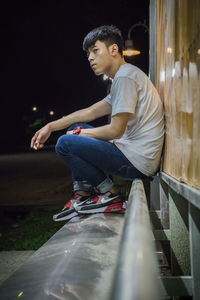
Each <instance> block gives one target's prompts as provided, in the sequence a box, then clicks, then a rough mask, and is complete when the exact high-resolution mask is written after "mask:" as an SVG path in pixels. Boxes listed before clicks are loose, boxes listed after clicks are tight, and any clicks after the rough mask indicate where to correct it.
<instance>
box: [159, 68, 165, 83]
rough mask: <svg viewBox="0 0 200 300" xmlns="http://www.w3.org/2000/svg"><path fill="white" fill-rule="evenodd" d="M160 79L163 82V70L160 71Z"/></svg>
mask: <svg viewBox="0 0 200 300" xmlns="http://www.w3.org/2000/svg"><path fill="white" fill-rule="evenodd" d="M160 81H161V82H164V81H165V71H161V72H160Z"/></svg>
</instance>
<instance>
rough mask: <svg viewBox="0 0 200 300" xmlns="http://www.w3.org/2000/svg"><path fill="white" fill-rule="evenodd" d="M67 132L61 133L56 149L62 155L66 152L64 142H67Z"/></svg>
mask: <svg viewBox="0 0 200 300" xmlns="http://www.w3.org/2000/svg"><path fill="white" fill-rule="evenodd" d="M66 140H67V134H64V135H61V136H60V137H59V138H58V140H57V143H56V146H55V151H56V153H57V154H58V155H62V154H63V153H64V144H66V142H67V141H66Z"/></svg>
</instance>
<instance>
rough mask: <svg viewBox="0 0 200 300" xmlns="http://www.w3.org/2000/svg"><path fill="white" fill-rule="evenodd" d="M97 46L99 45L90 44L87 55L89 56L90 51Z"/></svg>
mask: <svg viewBox="0 0 200 300" xmlns="http://www.w3.org/2000/svg"><path fill="white" fill-rule="evenodd" d="M95 47H97V45H92V46H90V48H88V50H87V56H89V54H90V52H91V51H92V50H93V49H94V48H95Z"/></svg>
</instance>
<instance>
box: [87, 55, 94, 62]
mask: <svg viewBox="0 0 200 300" xmlns="http://www.w3.org/2000/svg"><path fill="white" fill-rule="evenodd" d="M93 59H94V57H93V55H92V53H90V54H89V56H88V61H89V62H91V61H92V60H93Z"/></svg>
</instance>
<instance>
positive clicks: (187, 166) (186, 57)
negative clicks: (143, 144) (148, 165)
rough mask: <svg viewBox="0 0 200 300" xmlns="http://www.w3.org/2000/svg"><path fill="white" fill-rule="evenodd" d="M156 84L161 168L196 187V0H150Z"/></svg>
mask: <svg viewBox="0 0 200 300" xmlns="http://www.w3.org/2000/svg"><path fill="white" fill-rule="evenodd" d="M156 87H157V89H158V91H159V94H160V95H161V98H162V100H163V102H164V106H165V117H166V137H165V152H164V164H163V171H164V172H165V173H167V174H169V175H171V176H172V177H174V178H176V179H177V180H179V181H183V182H185V183H187V184H188V185H190V186H194V187H196V188H200V0H157V1H156Z"/></svg>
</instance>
